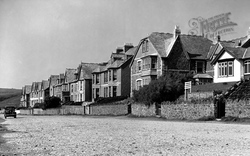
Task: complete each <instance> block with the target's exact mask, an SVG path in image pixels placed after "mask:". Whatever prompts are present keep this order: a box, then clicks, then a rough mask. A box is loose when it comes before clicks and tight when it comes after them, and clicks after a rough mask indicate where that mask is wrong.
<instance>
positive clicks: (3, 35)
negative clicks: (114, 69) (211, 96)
mask: <svg viewBox="0 0 250 156" xmlns="http://www.w3.org/2000/svg"><path fill="white" fill-rule="evenodd" d="M249 6H250V1H249V0H237V1H236V0H202V1H201V0H175V1H172V0H0V88H21V87H22V86H24V85H29V84H31V83H32V82H33V81H41V80H46V79H48V78H49V76H50V75H52V74H54V75H55V74H59V73H64V71H65V68H76V67H77V66H78V65H79V64H80V62H81V61H82V62H96V63H98V62H104V61H108V59H109V57H110V54H111V52H113V51H115V49H116V47H118V46H123V45H124V43H133V44H134V45H137V44H138V43H139V41H140V39H142V38H144V37H146V36H147V35H149V34H150V33H152V32H169V33H172V32H173V29H174V26H175V25H179V26H180V29H181V33H182V34H188V31H189V30H190V27H189V25H188V21H189V20H190V19H191V18H196V17H203V18H205V19H207V18H210V17H213V16H216V15H219V14H222V13H227V12H231V15H230V16H229V17H230V20H231V21H232V22H235V23H237V26H236V27H235V29H234V32H233V33H231V34H230V35H225V36H222V37H221V38H222V39H223V40H225V39H233V38H237V37H243V36H245V35H246V32H247V30H248V28H249V26H250V19H249V17H250V9H249Z"/></svg>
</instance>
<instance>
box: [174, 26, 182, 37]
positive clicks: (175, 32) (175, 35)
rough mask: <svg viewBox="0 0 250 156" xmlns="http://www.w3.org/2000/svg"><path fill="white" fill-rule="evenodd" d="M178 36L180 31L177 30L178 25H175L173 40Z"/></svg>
mask: <svg viewBox="0 0 250 156" xmlns="http://www.w3.org/2000/svg"><path fill="white" fill-rule="evenodd" d="M180 34H181V29H180V28H179V26H178V25H176V26H175V28H174V38H176V37H178V35H180Z"/></svg>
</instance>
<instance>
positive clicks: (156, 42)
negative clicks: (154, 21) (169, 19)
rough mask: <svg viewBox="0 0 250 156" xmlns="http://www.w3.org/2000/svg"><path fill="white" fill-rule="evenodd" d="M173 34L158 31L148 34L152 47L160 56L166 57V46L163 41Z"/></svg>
mask: <svg viewBox="0 0 250 156" xmlns="http://www.w3.org/2000/svg"><path fill="white" fill-rule="evenodd" d="M172 37H173V34H170V33H159V32H153V33H152V34H150V35H149V37H148V38H149V40H150V42H151V43H152V44H153V46H154V48H155V49H156V50H157V52H158V53H159V55H160V56H161V57H166V47H165V41H166V40H167V39H171V38H172Z"/></svg>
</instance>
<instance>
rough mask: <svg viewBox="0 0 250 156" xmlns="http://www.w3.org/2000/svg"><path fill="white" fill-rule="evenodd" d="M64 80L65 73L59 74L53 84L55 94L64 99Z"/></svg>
mask: <svg viewBox="0 0 250 156" xmlns="http://www.w3.org/2000/svg"><path fill="white" fill-rule="evenodd" d="M64 81H65V76H64V74H63V73H62V74H59V77H58V78H57V80H56V84H55V85H54V86H53V90H54V96H56V97H59V98H60V99H62V86H63V84H64Z"/></svg>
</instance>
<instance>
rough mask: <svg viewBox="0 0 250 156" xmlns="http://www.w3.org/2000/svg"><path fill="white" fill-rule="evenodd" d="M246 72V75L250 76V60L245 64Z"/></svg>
mask: <svg viewBox="0 0 250 156" xmlns="http://www.w3.org/2000/svg"><path fill="white" fill-rule="evenodd" d="M244 71H245V72H244V73H245V74H250V60H249V61H245V62H244Z"/></svg>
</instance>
